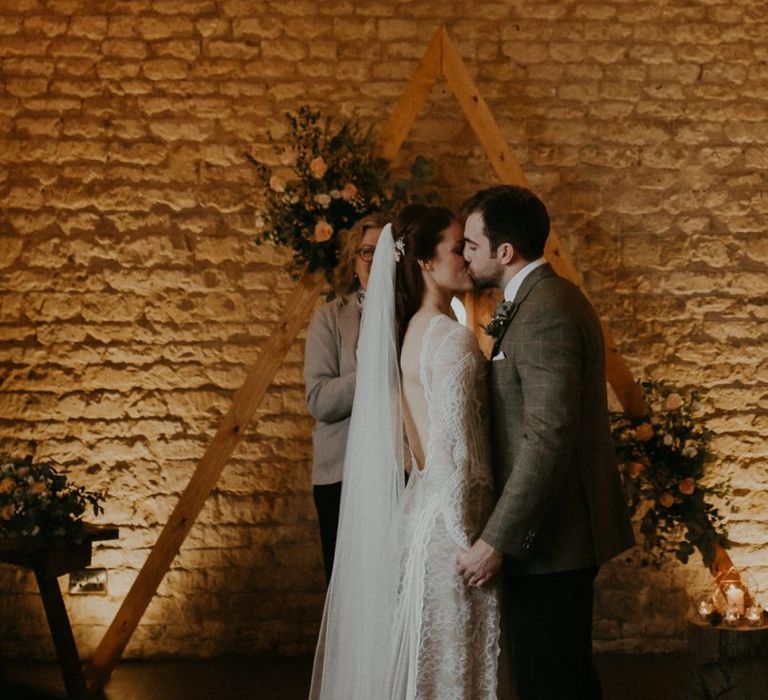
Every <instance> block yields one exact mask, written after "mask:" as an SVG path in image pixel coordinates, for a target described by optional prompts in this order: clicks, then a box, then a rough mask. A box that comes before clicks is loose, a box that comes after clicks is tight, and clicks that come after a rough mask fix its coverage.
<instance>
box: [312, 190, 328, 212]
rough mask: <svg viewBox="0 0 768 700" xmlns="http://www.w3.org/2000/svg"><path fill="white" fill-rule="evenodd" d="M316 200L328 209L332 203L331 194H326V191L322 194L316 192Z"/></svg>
mask: <svg viewBox="0 0 768 700" xmlns="http://www.w3.org/2000/svg"><path fill="white" fill-rule="evenodd" d="M314 200H315V201H316V202H317V203H318V204H319V205H320V206H321V207H323V208H325V209H327V208H328V205H329V204H330V203H331V196H330V195H328V194H325V192H321V193H320V194H316V195H315V196H314Z"/></svg>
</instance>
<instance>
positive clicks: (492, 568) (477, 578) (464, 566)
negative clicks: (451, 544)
mask: <svg viewBox="0 0 768 700" xmlns="http://www.w3.org/2000/svg"><path fill="white" fill-rule="evenodd" d="M503 561H504V555H503V554H502V553H501V552H500V551H499V550H498V549H496V548H495V547H493V546H492V545H490V544H488V543H487V542H486V541H485V540H477V542H475V543H474V544H473V545H472V546H471V547H470V548H469V549H468V550H467V551H466V552H459V555H458V556H457V557H456V571H457V572H458V573H459V574H460V575H461V576H463V577H464V580H465V581H466V582H467V583H468V584H469V585H470V586H477V587H480V586H484V585H485V584H486V583H488V581H490V580H491V579H492V578H493V577H494V576H495V575H496V574H497V573H498V571H499V569H500V568H501V564H502V562H503Z"/></svg>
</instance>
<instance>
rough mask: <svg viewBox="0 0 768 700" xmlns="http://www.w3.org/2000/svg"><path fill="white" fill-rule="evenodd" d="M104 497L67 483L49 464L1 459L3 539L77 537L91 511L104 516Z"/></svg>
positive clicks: (0, 507)
mask: <svg viewBox="0 0 768 700" xmlns="http://www.w3.org/2000/svg"><path fill="white" fill-rule="evenodd" d="M101 500H102V496H101V494H97V493H95V492H93V491H87V490H86V489H85V488H84V487H82V486H74V485H72V484H70V483H68V482H67V477H66V476H64V475H63V474H59V473H58V472H57V471H56V469H54V467H52V466H51V465H50V464H34V463H33V462H32V458H31V457H26V458H24V459H12V458H11V457H8V456H7V455H0V535H2V536H11V535H25V536H32V537H34V536H36V535H68V536H73V537H75V538H76V537H77V536H78V535H79V534H80V533H81V532H82V529H83V522H82V520H81V518H82V516H83V514H84V513H85V511H86V510H87V509H88V507H89V506H90V508H91V509H92V511H93V514H94V515H96V516H98V515H99V514H100V513H102V512H103V509H102V507H101Z"/></svg>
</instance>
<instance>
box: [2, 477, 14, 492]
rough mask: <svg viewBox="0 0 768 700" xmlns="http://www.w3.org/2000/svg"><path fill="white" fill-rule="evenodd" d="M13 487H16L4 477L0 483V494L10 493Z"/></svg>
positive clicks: (11, 480)
mask: <svg viewBox="0 0 768 700" xmlns="http://www.w3.org/2000/svg"><path fill="white" fill-rule="evenodd" d="M14 486H16V482H15V481H14V480H13V479H11V477H10V476H6V477H5V479H3V480H2V481H0V493H10V492H11V491H13V487H14Z"/></svg>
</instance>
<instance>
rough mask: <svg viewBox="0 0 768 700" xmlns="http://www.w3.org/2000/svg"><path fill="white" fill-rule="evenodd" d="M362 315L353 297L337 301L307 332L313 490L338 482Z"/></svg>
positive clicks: (306, 378)
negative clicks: (312, 421)
mask: <svg viewBox="0 0 768 700" xmlns="http://www.w3.org/2000/svg"><path fill="white" fill-rule="evenodd" d="M360 312H361V308H360V304H359V303H358V300H357V293H356V292H353V293H352V294H348V295H347V296H346V297H338V298H336V299H333V300H332V301H329V302H327V303H326V304H323V306H321V307H320V308H319V309H318V310H317V311H316V312H315V315H314V316H313V318H312V321H311V323H310V324H309V329H308V330H307V344H306V348H305V352H304V383H305V385H306V397H307V408H308V409H309V412H310V414H311V415H312V417H313V418H315V420H316V423H315V428H314V430H313V431H312V443H313V447H314V457H313V463H312V483H313V484H315V485H317V486H320V485H324V484H333V483H336V482H338V481H341V477H342V468H343V466H344V451H345V449H346V445H347V433H348V431H349V417H350V415H351V414H352V401H353V400H354V398H355V375H356V371H357V339H358V335H359V334H360Z"/></svg>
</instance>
